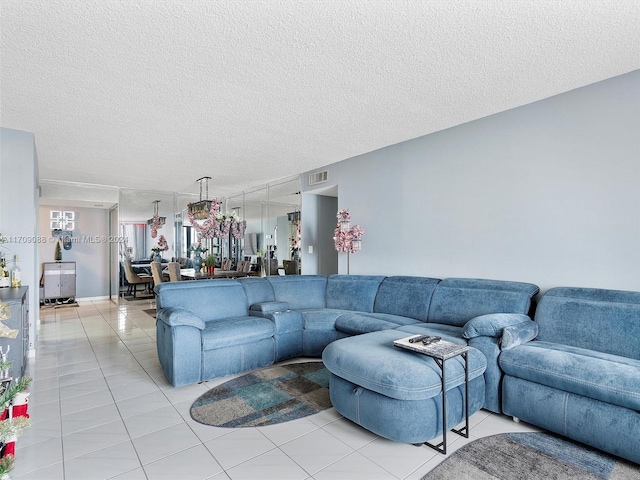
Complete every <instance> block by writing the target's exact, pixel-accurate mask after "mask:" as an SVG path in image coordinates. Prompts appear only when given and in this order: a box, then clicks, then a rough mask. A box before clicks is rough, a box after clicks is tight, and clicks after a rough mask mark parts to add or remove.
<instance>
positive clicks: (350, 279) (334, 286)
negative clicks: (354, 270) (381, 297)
mask: <svg viewBox="0 0 640 480" xmlns="http://www.w3.org/2000/svg"><path fill="white" fill-rule="evenodd" d="M382 280H384V276H374V275H331V276H330V277H329V280H328V281H327V308H335V309H339V310H354V311H358V312H373V302H374V301H375V299H376V293H377V292H378V287H379V286H380V283H382Z"/></svg>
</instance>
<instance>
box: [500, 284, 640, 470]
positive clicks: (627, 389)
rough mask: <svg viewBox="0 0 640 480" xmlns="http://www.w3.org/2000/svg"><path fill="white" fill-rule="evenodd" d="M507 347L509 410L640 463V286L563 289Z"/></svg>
mask: <svg viewBox="0 0 640 480" xmlns="http://www.w3.org/2000/svg"><path fill="white" fill-rule="evenodd" d="M535 326H536V327H537V329H538V330H539V332H538V335H537V336H536V338H535V340H533V341H529V342H523V343H522V344H521V345H518V346H515V347H514V348H511V349H505V350H504V351H502V353H501V354H500V356H499V364H500V366H501V368H502V370H503V371H504V372H505V377H504V382H503V410H504V413H505V414H507V415H512V416H514V417H517V418H520V419H522V420H525V421H526V422H528V423H531V424H534V425H538V426H540V427H542V428H545V429H547V430H550V431H552V432H556V433H558V434H561V435H564V436H567V437H569V438H572V439H574V440H577V441H580V442H583V443H586V444H588V445H591V446H593V447H596V448H598V449H601V450H604V451H607V452H609V453H612V454H614V455H618V456H620V457H623V458H626V459H628V460H631V461H633V462H636V463H640V440H639V439H640V292H624V291H616V290H602V289H589V288H569V287H558V288H553V289H550V290H548V291H547V292H546V293H545V294H544V295H543V296H542V298H541V300H540V302H539V305H538V308H537V310H536V313H535Z"/></svg>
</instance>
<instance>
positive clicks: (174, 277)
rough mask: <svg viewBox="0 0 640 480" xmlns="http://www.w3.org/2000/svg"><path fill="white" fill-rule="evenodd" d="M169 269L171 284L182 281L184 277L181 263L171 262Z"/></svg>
mask: <svg viewBox="0 0 640 480" xmlns="http://www.w3.org/2000/svg"><path fill="white" fill-rule="evenodd" d="M167 268H168V269H169V281H170V282H179V281H180V280H182V276H181V275H180V263H179V262H169V265H168V267H167Z"/></svg>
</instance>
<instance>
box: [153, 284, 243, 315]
mask: <svg viewBox="0 0 640 480" xmlns="http://www.w3.org/2000/svg"><path fill="white" fill-rule="evenodd" d="M155 290H156V306H157V308H158V309H161V308H169V307H180V308H186V309H187V310H189V311H191V312H193V314H194V315H197V316H198V317H200V318H201V319H202V320H204V321H205V322H208V321H210V320H220V319H223V318H233V317H243V316H247V315H249V308H248V303H247V296H246V294H245V293H244V288H242V285H241V284H239V283H238V282H236V281H235V280H197V281H193V282H164V283H161V284H160V285H157V286H156V288H155Z"/></svg>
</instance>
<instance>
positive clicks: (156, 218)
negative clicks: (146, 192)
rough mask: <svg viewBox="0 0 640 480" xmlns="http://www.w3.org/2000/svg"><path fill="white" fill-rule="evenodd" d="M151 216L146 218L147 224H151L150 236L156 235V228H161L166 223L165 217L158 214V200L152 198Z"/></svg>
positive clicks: (154, 236)
mask: <svg viewBox="0 0 640 480" xmlns="http://www.w3.org/2000/svg"><path fill="white" fill-rule="evenodd" d="M152 203H153V218H150V219H149V220H147V225H151V238H156V237H157V236H158V229H159V228H162V227H163V226H164V224H165V223H167V217H161V216H160V215H158V204H159V203H160V200H154V201H153V202H152Z"/></svg>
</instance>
